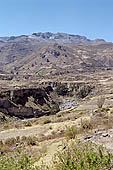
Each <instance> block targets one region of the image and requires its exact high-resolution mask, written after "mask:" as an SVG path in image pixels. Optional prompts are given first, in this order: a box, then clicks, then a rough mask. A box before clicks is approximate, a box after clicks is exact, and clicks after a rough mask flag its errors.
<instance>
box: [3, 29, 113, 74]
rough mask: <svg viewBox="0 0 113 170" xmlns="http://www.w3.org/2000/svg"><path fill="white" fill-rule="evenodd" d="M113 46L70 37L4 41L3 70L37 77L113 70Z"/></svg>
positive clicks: (59, 35)
mask: <svg viewBox="0 0 113 170" xmlns="http://www.w3.org/2000/svg"><path fill="white" fill-rule="evenodd" d="M112 67H113V44H112V43H110V42H106V41H105V40H103V39H96V40H89V39H88V38H87V37H85V36H80V35H71V34H66V33H56V34H54V33H50V32H46V33H33V34H32V35H21V36H11V37H0V70H1V71H7V72H13V73H17V72H18V74H19V73H21V74H36V75H49V74H53V75H59V74H67V73H69V72H71V73H75V72H77V71H95V70H98V69H112Z"/></svg>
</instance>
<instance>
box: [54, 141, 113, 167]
mask: <svg viewBox="0 0 113 170" xmlns="http://www.w3.org/2000/svg"><path fill="white" fill-rule="evenodd" d="M112 159H113V155H112V154H110V153H106V154H105V152H104V150H103V148H102V147H101V146H99V147H97V146H96V145H93V144H91V143H81V142H77V143H76V144H75V142H74V143H72V144H71V145H70V146H69V147H67V148H66V149H65V150H63V151H62V152H58V153H57V154H56V156H55V158H54V161H53V168H54V170H74V169H76V170H101V169H105V170H110V169H111V168H113V163H112Z"/></svg>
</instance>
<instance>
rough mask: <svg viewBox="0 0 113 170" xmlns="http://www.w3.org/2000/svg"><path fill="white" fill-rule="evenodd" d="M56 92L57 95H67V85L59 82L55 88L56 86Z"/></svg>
mask: <svg viewBox="0 0 113 170" xmlns="http://www.w3.org/2000/svg"><path fill="white" fill-rule="evenodd" d="M56 93H57V94H58V95H62V96H65V95H67V93H68V88H67V86H66V85H65V84H60V85H58V86H57V88H56Z"/></svg>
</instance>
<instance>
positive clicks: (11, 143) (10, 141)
mask: <svg viewBox="0 0 113 170" xmlns="http://www.w3.org/2000/svg"><path fill="white" fill-rule="evenodd" d="M15 144H16V139H15V138H8V139H6V140H5V145H8V146H12V145H15Z"/></svg>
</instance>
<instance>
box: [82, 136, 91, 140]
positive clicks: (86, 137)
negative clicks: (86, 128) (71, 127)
mask: <svg viewBox="0 0 113 170" xmlns="http://www.w3.org/2000/svg"><path fill="white" fill-rule="evenodd" d="M91 138H93V136H85V137H84V140H88V139H91Z"/></svg>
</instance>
